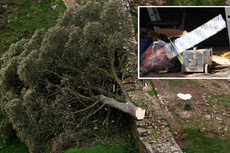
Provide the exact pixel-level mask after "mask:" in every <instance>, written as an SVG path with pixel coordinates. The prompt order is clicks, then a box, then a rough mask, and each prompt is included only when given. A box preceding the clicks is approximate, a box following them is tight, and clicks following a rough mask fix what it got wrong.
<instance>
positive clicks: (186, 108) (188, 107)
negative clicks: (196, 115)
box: [184, 105, 192, 110]
mask: <svg viewBox="0 0 230 153" xmlns="http://www.w3.org/2000/svg"><path fill="white" fill-rule="evenodd" d="M191 109H192V108H191V106H190V105H185V107H184V110H191Z"/></svg>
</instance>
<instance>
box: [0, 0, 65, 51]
mask: <svg viewBox="0 0 230 153" xmlns="http://www.w3.org/2000/svg"><path fill="white" fill-rule="evenodd" d="M3 4H5V7H4V8H3V13H4V14H1V17H0V24H1V26H0V29H1V31H0V35H1V37H0V48H1V52H0V53H3V52H5V51H6V50H7V49H8V48H9V46H10V44H12V43H15V42H17V41H19V40H21V39H22V38H30V37H31V35H32V34H33V33H34V31H35V30H36V29H40V28H49V27H51V26H53V25H55V23H56V20H57V18H58V16H59V13H64V11H65V10H66V9H67V8H66V6H65V5H64V3H63V2H62V0H46V1H43V0H42V1H40V2H38V1H35V0H34V1H31V0H11V1H6V0H5V2H4V3H3ZM55 4H58V6H57V7H56V8H55V9H52V7H53V6H54V5H55Z"/></svg>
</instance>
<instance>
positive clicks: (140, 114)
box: [96, 95, 145, 120]
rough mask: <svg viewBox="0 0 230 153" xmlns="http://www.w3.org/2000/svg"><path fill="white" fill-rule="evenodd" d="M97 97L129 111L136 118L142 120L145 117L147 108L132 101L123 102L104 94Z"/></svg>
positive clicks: (119, 108) (117, 107) (105, 102)
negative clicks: (142, 107) (144, 108)
mask: <svg viewBox="0 0 230 153" xmlns="http://www.w3.org/2000/svg"><path fill="white" fill-rule="evenodd" d="M96 98H97V100H99V101H101V102H103V103H104V104H107V105H109V106H111V107H114V108H116V109H118V110H120V111H123V112H125V113H128V114H129V115H131V116H132V117H134V118H135V119H138V120H141V119H144V117H145V110H143V109H141V108H140V107H137V106H135V105H133V104H132V103H121V102H118V101H116V100H115V99H113V98H109V97H105V96H104V95H99V96H97V97H96Z"/></svg>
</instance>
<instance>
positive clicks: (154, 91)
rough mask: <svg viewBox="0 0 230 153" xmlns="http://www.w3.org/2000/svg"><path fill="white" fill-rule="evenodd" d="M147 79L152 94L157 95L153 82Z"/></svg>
mask: <svg viewBox="0 0 230 153" xmlns="http://www.w3.org/2000/svg"><path fill="white" fill-rule="evenodd" d="M149 81H150V85H151V87H152V91H153V94H154V95H155V96H156V97H157V91H156V88H155V86H154V84H153V82H152V80H149Z"/></svg>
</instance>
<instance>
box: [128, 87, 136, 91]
mask: <svg viewBox="0 0 230 153" xmlns="http://www.w3.org/2000/svg"><path fill="white" fill-rule="evenodd" d="M135 90H136V87H134V88H130V89H129V90H127V91H135Z"/></svg>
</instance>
